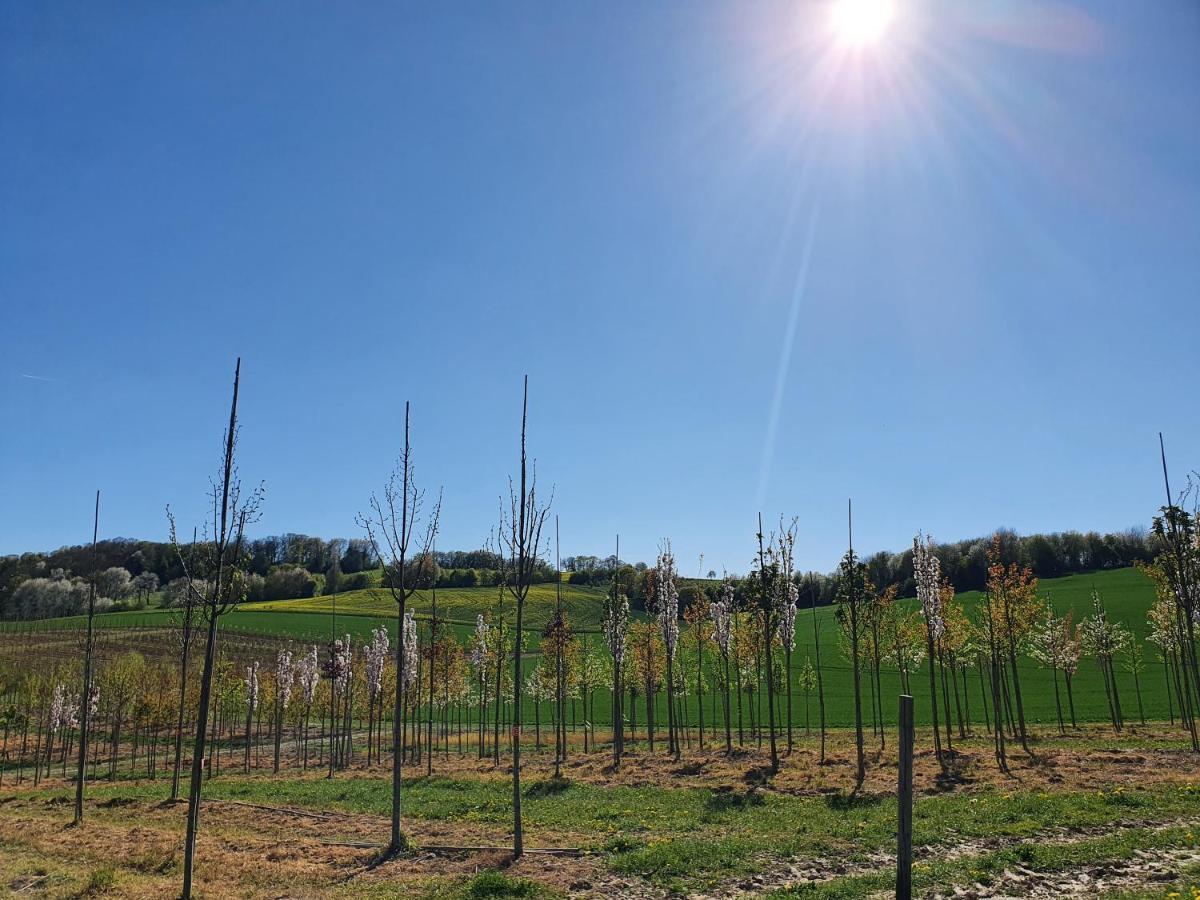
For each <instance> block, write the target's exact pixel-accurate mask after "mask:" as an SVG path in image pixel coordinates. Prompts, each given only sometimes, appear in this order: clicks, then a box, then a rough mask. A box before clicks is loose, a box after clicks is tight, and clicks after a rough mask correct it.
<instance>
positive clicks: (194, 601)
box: [167, 510, 209, 803]
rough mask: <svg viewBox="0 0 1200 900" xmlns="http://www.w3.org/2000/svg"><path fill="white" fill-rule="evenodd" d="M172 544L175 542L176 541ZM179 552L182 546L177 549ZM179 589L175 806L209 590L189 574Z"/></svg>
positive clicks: (191, 554)
mask: <svg viewBox="0 0 1200 900" xmlns="http://www.w3.org/2000/svg"><path fill="white" fill-rule="evenodd" d="M167 518H168V520H169V521H170V528H171V534H172V535H174V534H175V519H174V517H173V516H172V515H171V512H170V510H168V511H167ZM172 543H174V538H173V537H172ZM175 546H176V548H178V545H177V544H176V545H175ZM195 554H196V531H195V529H193V530H192V544H191V548H190V551H189V563H188V564H185V565H184V571H185V572H187V573H190V572H192V571H193V569H194V568H195V559H196V556H195ZM172 587H175V591H174V593H175V594H176V600H177V602H176V604H175V605H176V607H177V608H178V610H179V617H180V618H179V710H178V716H177V718H176V722H175V762H174V765H173V767H172V770H171V802H172V803H174V802H175V801H176V800H178V799H179V774H180V769H181V768H182V761H183V726H184V718H185V716H186V714H187V689H188V674H189V666H188V663H189V657H190V656H191V650H192V638H193V633H192V632H193V629H194V628H195V624H196V611H197V610H198V609H202V608H203V606H204V598H205V596H207V593H208V589H209V586H208V585H207V584H198V583H197V582H196V580H195V578H194V577H193V576H192V575H190V574H188V575H186V576H185V577H183V578H179V579H177V580H176V581H173V582H171V584H170V585H168V594H170V593H172V591H171V588H172Z"/></svg>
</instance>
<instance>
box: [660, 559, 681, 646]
mask: <svg viewBox="0 0 1200 900" xmlns="http://www.w3.org/2000/svg"><path fill="white" fill-rule="evenodd" d="M654 578H655V603H656V605H657V607H658V610H657V611H658V625H659V627H660V628H661V629H662V635H663V645H664V646H665V647H666V649H667V658H668V659H674V658H675V648H676V646H677V645H678V643H679V591H678V589H677V587H676V584H675V580H676V572H675V557H674V555H673V554H672V553H671V545H670V544H669V543H668V544H666V545H665V546H664V549H663V550H662V552H661V553H659V554H658V564H657V565H656V566H655V568H654Z"/></svg>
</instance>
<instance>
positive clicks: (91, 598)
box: [74, 491, 100, 825]
mask: <svg viewBox="0 0 1200 900" xmlns="http://www.w3.org/2000/svg"><path fill="white" fill-rule="evenodd" d="M99 534H100V492H99V491H96V510H95V516H94V517H93V519H92V581H91V584H90V586H89V587H88V607H87V636H86V637H85V638H84V644H83V687H82V689H81V691H80V694H79V696H80V697H90V696H91V695H92V653H93V651H94V650H95V625H94V623H95V618H96V576H95V569H96V539H97V538H98V537H99ZM88 707H89V704H87V703H82V704H81V709H80V715H79V759H78V764H77V765H76V768H75V821H74V824H76V825H78V824H79V823H80V822H82V821H83V788H84V781H85V779H86V777H87V749H88V734H89V732H90V726H91V712H90V710H89V708H88Z"/></svg>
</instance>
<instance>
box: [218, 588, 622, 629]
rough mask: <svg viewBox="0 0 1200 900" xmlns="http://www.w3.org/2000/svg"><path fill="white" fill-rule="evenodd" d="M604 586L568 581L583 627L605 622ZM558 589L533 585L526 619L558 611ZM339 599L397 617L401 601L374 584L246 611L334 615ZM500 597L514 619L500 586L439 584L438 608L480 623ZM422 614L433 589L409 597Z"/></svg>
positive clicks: (532, 621) (543, 618) (566, 593)
mask: <svg viewBox="0 0 1200 900" xmlns="http://www.w3.org/2000/svg"><path fill="white" fill-rule="evenodd" d="M604 595H605V592H604V590H603V589H602V588H595V587H582V586H579V585H573V584H563V585H562V602H563V609H564V610H565V611H566V614H567V618H568V620H569V621H570V622H571V624H572V625H575V626H577V627H580V628H599V627H600V622H601V620H602V619H603V616H604ZM556 596H557V595H556V591H555V585H553V584H535V585H533V586H531V587H530V588H529V597H528V599H527V601H526V604H525V620H526V623H527V624H528V625H530V626H531V627H535V626H536V627H541V626H543V625H545V624H546V623H547V622H549V621H550V620H551V619H552V618H553V616H554V607H555V603H556ZM335 601H336V604H337V611H338V613H339V614H342V613H351V614H354V615H360V616H374V617H391V618H394V617H395V615H396V601H395V600H393V599H392V595H391V593H390V592H389V591H388V590H387V588H368V589H366V590H361V591H349V592H348V593H345V594H339V595H337V597H324V596H322V597H309V598H307V599H304V600H276V601H272V602H269V603H247V604H245V605H244V606H242V607H241V608H240V610H239V611H240V612H247V613H249V612H278V611H280V610H286V611H288V612H303V613H320V614H324V615H329V614H330V613H331V612H332V610H333V607H334V603H335ZM497 603H500V604H501V605H502V608H503V609H504V610H506V611H507V615H508V619H509V621H512V620H513V618H514V616H513V615H512V611H513V609H514V607H513V600H512V597H511V595H509V594H508V593H507V592H505V593H504V594H503V595H501V592H500V589H499V588H496V587H477V588H439V589H438V591H437V605H438V614H439V615H441V616H444V617H446V618H449V619H451V620H452V621H457V622H464V623H474V621H475V616H476V615H477V614H478V613H481V612H488V611H489V610H495V608H496V605H497ZM409 605H410V606H411V607H412V609H413V611H414V613H416V614H417V615H421V614H427V613H429V612H430V611H431V610H432V608H433V593H432V592H431V591H417V592H416V593H415V594H413V596H412V598H411V599H410V600H409Z"/></svg>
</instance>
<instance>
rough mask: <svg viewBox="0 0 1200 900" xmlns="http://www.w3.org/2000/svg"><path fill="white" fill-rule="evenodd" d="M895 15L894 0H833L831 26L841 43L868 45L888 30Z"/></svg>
mask: <svg viewBox="0 0 1200 900" xmlns="http://www.w3.org/2000/svg"><path fill="white" fill-rule="evenodd" d="M895 16H896V4H895V2H894V0H834V4H833V8H832V10H831V13H830V26H831V28H832V30H833V34H834V37H836V38H837V40H838V41H839V43H841V44H843V45H845V46H848V47H865V46H867V45H869V44H874V43H877V42H878V41H879V40H880V39H881V38H882V37H883V36H884V34H886V33H887V30H888V27H889V26H890V25H891V24H892V20H893V19H894V18H895Z"/></svg>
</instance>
